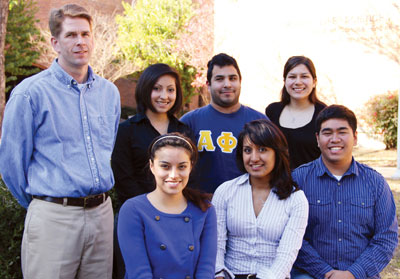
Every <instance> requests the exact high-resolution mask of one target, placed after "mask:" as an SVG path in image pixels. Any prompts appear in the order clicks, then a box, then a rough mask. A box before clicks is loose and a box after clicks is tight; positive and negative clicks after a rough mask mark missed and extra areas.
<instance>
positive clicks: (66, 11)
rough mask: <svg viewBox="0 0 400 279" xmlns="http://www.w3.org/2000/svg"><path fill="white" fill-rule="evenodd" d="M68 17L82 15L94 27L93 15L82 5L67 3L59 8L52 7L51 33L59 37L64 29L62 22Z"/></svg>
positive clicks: (50, 18)
mask: <svg viewBox="0 0 400 279" xmlns="http://www.w3.org/2000/svg"><path fill="white" fill-rule="evenodd" d="M66 17H72V18H74V17H81V18H84V19H86V20H87V21H88V22H89V25H90V29H92V22H93V19H92V16H91V15H90V14H89V12H88V11H87V10H86V9H85V8H84V7H82V6H79V5H77V4H66V5H64V6H62V7H61V8H59V9H52V10H51V11H50V17H49V28H50V32H51V35H52V36H53V37H55V38H57V37H58V36H59V35H60V33H61V29H62V23H63V21H64V19H65V18H66Z"/></svg>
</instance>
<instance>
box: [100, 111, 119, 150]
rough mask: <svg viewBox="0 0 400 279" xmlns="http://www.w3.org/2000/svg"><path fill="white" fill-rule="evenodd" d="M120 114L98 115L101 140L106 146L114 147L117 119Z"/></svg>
mask: <svg viewBox="0 0 400 279" xmlns="http://www.w3.org/2000/svg"><path fill="white" fill-rule="evenodd" d="M117 117H118V115H102V116H98V117H97V127H98V129H99V135H100V142H101V143H102V145H104V146H106V147H112V146H113V144H114V138H115V132H116V131H115V121H116V118H117Z"/></svg>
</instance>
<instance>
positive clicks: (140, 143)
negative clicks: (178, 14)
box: [111, 63, 191, 279]
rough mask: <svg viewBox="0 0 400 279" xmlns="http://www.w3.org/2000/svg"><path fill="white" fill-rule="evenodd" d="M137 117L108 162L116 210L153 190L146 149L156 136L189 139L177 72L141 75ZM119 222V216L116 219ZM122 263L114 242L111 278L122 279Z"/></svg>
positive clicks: (150, 70)
mask: <svg viewBox="0 0 400 279" xmlns="http://www.w3.org/2000/svg"><path fill="white" fill-rule="evenodd" d="M135 99H136V105H137V114H136V115H134V116H132V117H131V118H129V119H128V120H126V121H124V122H122V123H121V124H120V125H119V127H118V133H117V138H116V141H115V147H114V151H113V153H112V158H111V166H112V169H113V172H114V178H115V190H116V193H117V198H118V204H117V207H118V208H119V207H120V206H121V205H122V204H123V203H124V202H125V201H126V200H127V199H129V198H132V197H135V196H138V195H141V194H144V193H149V192H151V191H153V190H154V187H155V185H154V183H153V178H152V175H151V173H150V170H149V168H148V162H149V157H148V154H147V148H148V146H149V145H150V143H151V142H152V141H153V140H154V139H155V138H156V137H158V136H160V135H163V134H166V133H167V132H169V133H170V132H180V133H183V134H186V135H189V136H191V130H190V129H189V128H188V127H187V126H186V125H185V124H184V123H182V122H180V121H179V120H178V119H177V118H176V117H175V114H176V113H177V112H179V111H180V109H181V107H182V100H183V94H182V88H181V83H180V78H179V75H178V73H177V71H176V70H175V69H173V68H171V67H170V66H168V65H167V64H162V63H158V64H153V65H150V66H149V67H147V68H146V69H145V70H144V71H143V73H142V74H141V75H140V77H139V80H138V82H137V84H136V89H135ZM115 220H116V222H117V221H118V214H116V216H115ZM124 274H125V270H124V263H123V259H122V257H121V253H120V251H119V247H118V241H117V237H115V241H114V276H115V277H116V278H117V279H121V278H123V276H124Z"/></svg>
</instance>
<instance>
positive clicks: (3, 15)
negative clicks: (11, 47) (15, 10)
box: [0, 0, 9, 138]
mask: <svg viewBox="0 0 400 279" xmlns="http://www.w3.org/2000/svg"><path fill="white" fill-rule="evenodd" d="M8 3H9V0H0V138H1V124H2V123H3V114H4V108H5V105H6V76H5V72H4V62H5V61H4V44H5V41H6V30H7V19H8Z"/></svg>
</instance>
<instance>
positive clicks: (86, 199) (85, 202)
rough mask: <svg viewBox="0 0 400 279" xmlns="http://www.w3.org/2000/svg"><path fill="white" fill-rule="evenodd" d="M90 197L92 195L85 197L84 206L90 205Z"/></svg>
mask: <svg viewBox="0 0 400 279" xmlns="http://www.w3.org/2000/svg"><path fill="white" fill-rule="evenodd" d="M89 199H90V197H84V198H83V208H86V206H88V205H89V204H88V202H87V201H88V200H89Z"/></svg>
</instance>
